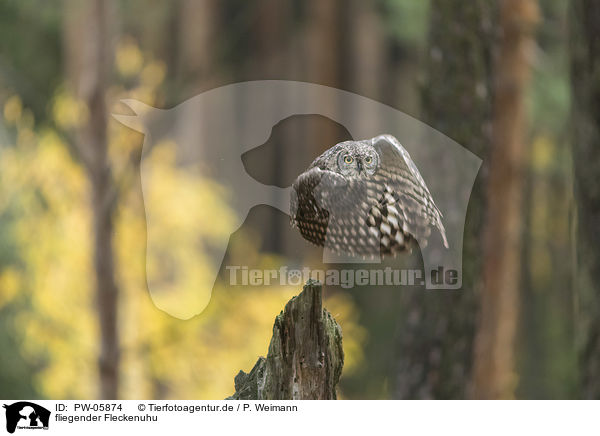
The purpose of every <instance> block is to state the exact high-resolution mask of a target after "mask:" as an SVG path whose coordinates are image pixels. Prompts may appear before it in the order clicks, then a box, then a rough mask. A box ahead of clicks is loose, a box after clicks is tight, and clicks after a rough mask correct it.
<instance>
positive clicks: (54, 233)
mask: <svg viewBox="0 0 600 436" xmlns="http://www.w3.org/2000/svg"><path fill="white" fill-rule="evenodd" d="M117 69H118V72H119V73H120V74H121V75H123V76H124V77H126V78H127V79H128V80H130V81H131V83H133V85H132V87H131V88H126V87H124V86H122V85H118V86H117V85H116V86H115V88H114V89H112V90H111V95H116V96H119V98H121V97H123V95H124V94H127V95H130V96H135V98H141V99H142V100H143V101H145V102H146V103H149V104H152V103H154V102H155V100H156V98H157V94H156V93H157V88H158V87H159V86H160V85H161V84H162V80H163V79H164V77H165V67H164V65H163V64H162V63H160V62H158V61H154V60H152V59H144V57H143V56H142V55H141V52H140V50H139V48H138V47H137V46H136V44H135V42H134V41H133V40H131V39H126V40H125V41H124V42H122V43H120V44H119V49H118V50H117ZM144 97H148V98H147V99H144ZM50 111H51V116H52V118H53V119H54V121H55V125H56V128H57V129H54V128H51V127H48V126H46V127H40V128H35V127H34V125H33V122H32V121H30V122H24V121H23V117H24V116H25V114H26V112H27V109H26V108H24V106H23V104H22V102H21V100H20V98H19V97H18V96H17V95H13V96H12V97H10V98H9V99H7V100H6V101H5V102H4V111H3V114H4V122H5V123H6V125H13V126H15V131H14V132H13V133H14V136H13V138H14V144H10V145H8V146H4V147H0V217H3V216H10V217H12V219H10V220H8V221H7V222H4V223H3V224H2V226H0V228H2V229H6V230H7V231H8V232H10V234H11V235H12V236H13V238H14V247H13V250H14V252H13V256H14V257H15V258H16V255H17V254H18V259H19V262H17V263H15V264H14V265H9V264H0V309H2V308H3V307H4V308H8V309H11V310H12V311H13V313H15V317H14V322H13V323H12V325H10V326H9V328H10V329H11V333H10V334H11V335H12V336H14V337H15V338H18V344H19V353H20V354H21V355H22V357H23V358H24V359H25V361H26V362H28V364H29V365H31V367H32V368H36V370H35V374H34V375H33V382H34V383H33V384H34V385H35V386H36V389H37V390H38V392H39V395H42V396H44V397H49V398H55V399H60V398H95V397H96V396H97V395H98V378H97V360H96V359H97V356H98V347H99V329H98V325H97V320H96V315H95V311H96V308H95V301H94V297H93V283H92V282H91V280H92V278H93V277H94V274H93V271H92V253H91V250H92V246H91V228H90V226H91V224H90V220H91V216H90V204H89V201H90V199H89V192H88V191H89V187H88V182H87V179H86V177H85V174H84V172H83V170H82V168H81V165H80V163H79V162H78V161H77V160H76V158H75V157H74V156H73V155H72V153H70V151H69V147H68V142H69V136H68V132H69V131H71V130H72V129H73V128H74V127H76V126H78V125H80V123H81V122H83V121H84V119H85V117H86V111H85V107H84V106H83V105H82V103H81V102H79V101H77V100H76V99H74V98H73V97H72V96H71V95H70V94H69V93H68V92H66V91H64V90H63V88H62V87H59V88H58V90H57V92H56V93H55V95H54V99H53V102H52V105H51V107H50ZM109 142H110V145H109V149H110V158H111V160H112V161H113V163H114V165H115V167H117V168H120V174H118V177H119V179H118V182H119V183H121V184H122V185H123V186H121V189H122V192H123V194H122V197H121V201H120V203H119V207H118V210H117V214H116V218H115V220H116V222H115V226H116V233H115V236H114V245H115V250H116V260H117V262H116V264H117V277H118V280H119V283H120V287H121V289H122V293H121V296H120V303H119V307H120V312H119V328H120V337H121V347H122V369H121V379H122V396H123V397H124V398H224V397H226V396H227V395H228V394H230V393H231V392H232V391H233V377H234V376H235V374H236V373H237V372H238V371H239V370H240V369H246V370H248V369H250V368H251V367H252V366H253V364H254V363H255V361H256V359H257V357H258V356H259V355H265V354H266V352H267V347H268V344H269V340H270V337H271V333H272V331H271V330H272V325H273V321H274V319H275V316H276V315H277V314H278V313H279V311H280V310H281V309H282V308H283V307H284V305H285V303H286V302H287V301H288V300H289V299H290V298H291V297H292V296H293V295H295V294H297V293H298V292H299V289H297V288H294V287H255V288H251V289H246V288H243V287H239V288H236V287H233V288H230V287H229V286H228V285H227V284H225V283H223V282H221V281H218V282H217V284H216V286H215V289H214V292H213V295H212V300H211V303H210V305H209V306H208V308H207V309H206V310H205V312H203V313H202V314H201V315H199V316H196V317H193V318H192V319H190V320H187V321H182V320H179V319H176V318H173V317H171V316H169V315H167V314H165V313H164V312H162V311H160V310H159V309H157V306H156V305H155V304H154V302H160V306H161V307H171V306H172V307H173V308H174V309H173V310H174V311H175V312H177V310H178V308H185V307H186V305H188V304H189V305H190V307H193V306H197V304H196V303H194V300H197V299H206V300H207V299H208V298H210V295H203V294H199V293H198V292H197V290H198V289H205V288H207V289H210V288H212V283H210V284H208V285H207V284H206V283H205V281H206V280H207V278H210V274H209V271H210V268H211V267H212V266H211V265H209V259H210V256H208V255H207V254H206V253H205V252H204V251H203V249H205V250H208V249H210V244H211V241H212V240H214V238H218V237H223V233H224V232H226V231H227V228H228V227H229V226H230V222H231V221H232V220H233V215H232V212H231V211H229V210H228V209H227V206H226V204H225V202H224V200H223V199H224V198H225V197H226V195H227V193H226V192H224V191H223V189H222V188H221V187H220V186H217V185H215V184H214V183H213V182H211V181H209V180H203V179H200V178H198V177H195V176H193V175H192V173H191V172H189V170H186V169H185V168H181V167H178V165H177V163H176V159H175V154H174V152H173V144H172V143H170V142H169V141H168V140H167V141H164V142H162V143H160V144H157V145H156V146H155V147H153V149H152V152H151V153H150V154H149V155H148V156H147V157H145V159H147V160H146V161H145V165H147V167H146V169H147V171H148V173H147V174H150V175H151V177H149V178H148V179H147V182H148V183H150V184H153V185H152V186H151V188H152V189H150V190H149V192H151V193H152V194H151V195H153V196H154V197H153V198H151V199H148V200H149V201H151V202H152V203H153V204H154V205H159V208H158V209H156V208H155V209H153V210H152V212H153V215H152V216H151V217H148V216H147V215H146V214H147V211H146V210H145V209H144V202H143V201H142V196H141V181H140V180H139V175H138V176H137V177H135V174H136V172H137V171H138V170H137V168H138V167H137V166H136V165H133V166H132V165H130V164H127V162H129V160H130V156H131V153H132V152H135V151H136V150H137V151H138V152H139V147H140V145H141V137H140V135H139V134H137V133H136V132H133V131H132V130H130V129H128V128H126V127H124V126H122V125H120V124H118V123H116V122H115V121H113V122H112V124H111V126H110V137H109ZM132 144H135V145H132ZM138 154H139V153H138ZM127 173H131V174H132V175H134V177H125V176H126V175H127ZM174 191H176V192H177V195H176V196H173V195H172V193H173V192H174ZM198 198H201V199H202V200H201V201H198ZM192 200H193V201H192ZM190 205H201V206H202V207H200V206H196V207H190ZM215 217H218V219H215ZM146 219H153V220H155V221H156V222H158V223H159V225H158V226H157V228H159V229H160V230H159V233H160V234H158V235H153V236H154V237H153V240H157V241H159V243H158V244H156V245H153V246H149V247H146V242H147V238H146V236H147V235H146ZM236 240H237V241H239V242H238V246H237V247H232V248H231V256H232V260H231V262H236V261H237V262H242V263H243V262H245V261H246V260H247V259H249V258H253V259H259V262H260V263H261V264H263V265H264V267H265V268H267V267H269V266H271V267H274V265H275V264H276V263H275V260H276V258H275V257H273V256H269V255H263V254H260V253H258V252H256V249H255V248H254V244H253V243H252V241H251V239H248V238H237V239H236ZM199 247H200V248H203V249H199ZM146 259H147V262H146ZM260 259H262V260H260ZM156 282H160V284H161V286H160V288H161V289H164V291H163V292H161V293H160V294H150V293H149V292H148V286H147V283H156ZM23 301H26V302H27V304H25V305H23V304H22V302H23ZM326 307H327V308H328V309H329V310H330V311H331V312H332V313H334V314H335V315H336V317H337V318H338V320H340V321H341V324H342V327H343V329H344V332H345V333H347V336H346V338H345V340H344V341H345V342H344V345H345V351H346V355H347V364H346V369H345V371H347V372H348V373H351V372H352V370H353V368H354V367H356V365H358V364H359V363H360V361H361V359H362V354H361V349H362V344H363V342H364V339H365V333H364V330H363V329H362V328H361V327H360V326H358V325H357V324H356V321H355V320H356V318H357V308H356V306H355V304H354V302H353V301H352V299H350V298H348V297H347V296H345V295H342V294H337V295H334V296H332V297H331V298H328V299H327V301H326ZM188 317H189V314H188ZM2 367H3V368H6V364H4V363H3V364H2Z"/></svg>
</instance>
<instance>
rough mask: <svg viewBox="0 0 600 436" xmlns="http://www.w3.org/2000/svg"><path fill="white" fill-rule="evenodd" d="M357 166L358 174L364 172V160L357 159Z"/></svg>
mask: <svg viewBox="0 0 600 436" xmlns="http://www.w3.org/2000/svg"><path fill="white" fill-rule="evenodd" d="M356 166H357V168H358V172H359V173H360V172H362V170H363V164H362V160H360V159H357V160H356Z"/></svg>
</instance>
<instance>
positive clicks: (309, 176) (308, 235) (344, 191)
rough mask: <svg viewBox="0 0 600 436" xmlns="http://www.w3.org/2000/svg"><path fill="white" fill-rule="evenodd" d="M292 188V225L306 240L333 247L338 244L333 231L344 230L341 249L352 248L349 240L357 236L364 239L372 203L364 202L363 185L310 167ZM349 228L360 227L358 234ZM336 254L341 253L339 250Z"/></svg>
mask: <svg viewBox="0 0 600 436" xmlns="http://www.w3.org/2000/svg"><path fill="white" fill-rule="evenodd" d="M292 188H293V189H292V198H291V201H290V215H291V217H292V225H295V226H297V227H298V229H299V230H300V233H301V234H302V236H303V237H304V238H305V239H307V240H308V241H310V242H312V243H314V244H317V245H320V246H324V245H328V246H332V247H334V248H335V247H337V246H338V245H339V242H340V241H338V240H337V236H336V230H337V229H339V228H344V229H345V230H346V232H347V234H346V235H344V236H345V238H346V242H345V244H344V248H349V247H352V246H354V245H355V244H354V243H353V241H352V240H351V239H353V238H356V237H357V235H359V234H361V233H362V234H364V235H365V236H366V231H367V229H366V225H365V224H366V221H365V220H366V216H367V214H366V212H367V211H368V209H369V208H370V207H371V206H372V204H370V205H367V204H366V203H365V201H364V199H365V198H367V193H366V186H365V184H364V183H360V182H359V181H355V180H348V179H346V178H344V177H343V176H341V175H340V174H338V173H335V172H333V171H329V170H323V169H321V168H318V167H313V168H311V169H309V170H308V171H306V172H304V173H302V174H301V175H300V176H299V177H298V178H297V179H296V181H295V182H294V184H293V185H292ZM353 227H361V229H360V230H361V231H360V232H359V231H357V230H355V231H352V228H353ZM328 232H329V233H328ZM342 237H343V236H342ZM348 238H350V239H348ZM346 246H347V247H346ZM340 251H343V249H342V248H341V247H340ZM348 251H354V250H348Z"/></svg>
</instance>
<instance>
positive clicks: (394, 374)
mask: <svg viewBox="0 0 600 436" xmlns="http://www.w3.org/2000/svg"><path fill="white" fill-rule="evenodd" d="M0 35H1V38H0V110H1V111H2V112H1V113H0V115H1V117H0V119H1V122H0V348H1V350H2V352H1V353H0V397H2V398H15V399H16V398H53V399H61V398H90V399H92V398H140V399H141V398H154V399H164V398H196V399H219V398H225V397H226V396H228V395H230V394H231V393H232V392H233V390H234V389H233V377H234V376H235V374H236V373H237V371H238V370H240V369H244V370H249V369H250V368H251V367H252V365H253V364H254V362H255V361H256V358H257V357H258V356H259V355H265V354H266V351H267V346H268V341H269V338H270V335H271V328H272V323H273V320H274V317H275V315H276V314H278V313H279V311H280V310H281V308H282V307H283V305H284V304H285V302H286V301H287V300H288V299H289V298H290V297H291V296H293V295H295V294H297V293H298V291H299V289H293V288H290V287H283V288H280V287H273V286H271V287H264V288H253V289H252V290H251V291H248V290H245V289H243V288H240V287H228V286H226V285H225V284H223V283H222V282H218V283H217V285H216V287H215V291H214V294H213V300H212V301H211V304H210V306H209V308H208V309H207V310H206V311H205V312H204V313H202V314H201V315H200V316H197V317H195V318H193V319H191V320H187V321H182V320H178V319H175V318H172V317H170V316H169V315H167V314H165V313H163V312H161V311H160V310H158V309H157V308H156V307H155V306H154V305H153V304H152V302H151V300H150V298H149V294H148V289H147V284H146V283H147V280H148V279H149V278H148V277H147V276H146V270H145V266H146V262H145V256H146V252H145V244H146V234H145V232H146V227H145V226H146V224H145V215H144V206H143V200H142V195H141V186H140V177H139V162H140V153H141V146H142V141H143V136H142V135H141V134H140V133H137V132H135V131H133V130H131V129H128V128H126V127H125V126H123V125H121V124H119V123H118V122H116V121H115V120H114V119H112V118H111V117H110V114H111V113H127V109H126V108H124V107H123V106H122V105H121V104H120V103H119V100H120V99H122V98H135V99H138V100H140V101H143V102H144V103H146V104H149V105H152V106H156V107H161V108H168V107H173V106H174V105H176V104H179V103H181V102H182V101H184V100H186V99H188V98H191V97H193V96H195V95H197V94H198V93H201V92H203V91H206V90H209V89H212V88H215V87H218V86H223V85H226V84H230V83H236V82H240V81H248V80H262V79H283V80H298V81H307V82H314V83H318V84H322V85H327V86H332V87H336V88H340V89H344V90H347V91H350V92H353V93H356V94H359V95H363V96H366V97H369V98H372V99H374V100H377V101H380V102H383V103H385V104H387V105H390V106H392V107H394V108H396V109H398V110H401V111H403V112H405V113H407V114H409V115H412V116H414V117H416V118H418V119H420V120H422V121H424V122H426V123H427V124H429V125H430V126H432V127H433V128H435V129H437V130H439V131H441V132H442V133H444V134H445V135H447V136H449V137H450V138H452V139H454V140H455V141H457V142H458V143H459V144H461V145H463V146H464V147H466V148H468V149H469V150H471V151H472V152H473V153H475V154H477V155H478V156H479V157H480V158H482V159H483V166H482V168H481V170H480V173H479V175H478V178H477V181H476V185H475V187H474V191H473V195H472V198H471V202H470V204H469V210H468V214H467V225H466V229H465V240H464V244H465V251H464V259H463V263H464V278H463V289H462V290H461V291H424V289H422V288H418V289H410V288H402V289H388V288H385V287H378V288H373V289H368V288H365V287H361V288H355V289H350V290H344V289H336V288H327V289H326V290H325V295H326V301H325V307H327V308H328V309H329V310H330V311H331V312H332V313H333V314H334V316H336V318H337V319H338V321H339V322H340V324H341V326H342V329H343V332H344V349H345V352H346V357H347V360H346V365H345V367H344V371H343V374H342V379H341V383H340V397H341V398H346V399H404V398H439V399H446V398H459V399H461V398H535V399H537V398H600V314H599V313H598V312H599V309H600V295H599V294H598V291H599V290H600V286H599V285H598V284H597V283H596V282H595V279H593V277H600V232H599V230H598V229H599V228H600V177H599V176H600V174H599V171H600V135H599V126H600V3H599V2H594V1H593V0H571V1H569V2H564V1H560V0H539V1H536V0H473V1H458V0H429V1H411V0H367V1H361V0H304V1H301V0H289V1H279V0H255V1H241V0H221V1H217V0H202V1H201V0H198V1H195V0H174V1H169V2H168V1H159V0H104V1H102V0H87V1H79V0H64V1H54V0H53V1H35V0H0ZM343 139H347V132H346V131H345V129H344V128H343V127H341V126H339V125H336V124H335V123H333V122H331V121H329V120H326V119H323V118H322V117H318V116H314V117H312V116H308V117H306V116H305V117H297V118H295V119H289V120H286V121H284V122H282V123H281V125H280V126H279V129H278V130H277V131H274V132H273V137H272V138H271V142H269V143H268V144H266V145H265V146H264V147H260V149H255V150H253V151H252V152H249V153H248V154H247V155H245V156H244V163H245V165H246V166H247V169H248V171H249V173H251V174H252V175H253V176H254V177H255V178H256V179H258V180H260V181H262V182H263V183H269V184H274V185H278V186H289V184H291V182H292V181H293V179H294V178H295V177H296V176H297V174H298V173H299V170H298V169H297V168H296V167H297V166H298V165H297V162H301V165H299V169H300V170H301V169H302V168H305V167H306V166H307V165H308V163H310V162H311V161H312V159H313V158H314V157H316V156H317V155H318V154H319V153H321V152H322V151H323V150H325V149H326V148H328V147H329V146H331V145H333V144H334V143H336V142H338V141H340V140H343ZM298 150H300V151H301V153H300V151H298ZM145 158H146V159H155V160H156V162H155V164H156V165H158V166H160V165H162V166H163V167H162V171H163V173H164V175H163V177H164V183H165V184H169V183H179V184H183V183H190V186H189V187H188V188H189V193H190V195H202V196H204V197H205V198H206V199H207V201H208V202H210V204H211V205H212V210H211V211H209V212H210V213H208V212H207V210H195V209H193V208H192V209H190V210H187V209H186V210H185V213H186V216H188V217H189V219H190V220H194V221H196V222H198V225H199V226H200V227H201V228H202V231H203V232H206V234H207V235H208V236H210V234H211V232H219V231H220V230H219V222H218V221H219V220H215V219H214V218H215V216H217V217H226V216H227V213H228V211H227V210H226V208H225V205H221V203H220V199H219V196H218V195H217V193H216V192H215V190H214V189H212V187H211V186H210V185H209V184H202V183H200V184H194V183H191V182H189V181H188V180H186V179H182V178H179V177H178V175H177V173H176V172H175V171H173V167H172V165H171V164H172V159H169V158H168V157H165V156H161V155H159V154H152V155H150V156H147V157H145ZM288 162H295V163H294V165H291V164H289V163H288ZM292 167H293V168H295V169H294V170H291V169H290V168H292ZM428 183H429V181H428ZM438 183H443V181H438ZM174 200H175V201H173V202H170V203H165V210H164V211H163V212H162V213H161V214H160V216H161V217H162V219H164V220H165V226H166V227H165V228H166V229H168V224H169V216H170V214H172V213H174V211H173V209H172V208H177V207H178V205H177V201H176V200H177V199H174ZM179 207H181V204H180V205H179ZM183 207H184V208H185V205H184V206H183ZM223 219H225V218H223ZM288 221H289V219H288V217H287V216H286V215H284V214H282V213H280V212H278V211H276V210H274V209H271V208H269V207H266V206H262V207H257V208H255V209H253V210H252V211H251V214H250V216H249V217H248V219H247V221H246V222H245V224H244V226H243V227H242V229H241V230H240V231H239V232H237V233H236V234H235V235H234V236H233V237H232V239H231V243H230V246H229V250H228V254H227V256H228V258H229V260H230V262H229V263H230V264H231V263H233V262H232V261H231V260H232V259H233V260H235V259H243V264H245V265H250V267H252V266H258V265H260V266H261V267H262V268H264V267H268V266H269V265H271V264H275V259H281V258H285V257H286V255H287V254H289V253H294V254H295V255H298V253H299V252H301V253H302V254H303V255H304V256H306V257H307V258H309V257H311V256H312V257H315V256H317V257H318V255H319V251H318V250H316V249H314V248H312V247H306V246H307V245H308V244H306V243H304V242H303V241H302V240H300V239H299V236H298V235H297V234H296V233H295V231H294V230H292V229H290V228H289V223H288ZM164 238H165V242H164V243H165V246H166V245H168V244H173V241H171V240H170V235H169V233H168V231H165V235H164ZM184 245H185V244H182V248H181V250H185V247H184ZM302 250H305V251H302ZM181 256H182V258H185V259H186V261H187V262H188V263H187V265H188V267H190V268H198V270H199V271H202V261H203V260H202V258H201V257H194V254H193V253H189V252H186V251H182V252H181ZM150 261H151V262H152V259H150ZM240 261H241V260H240ZM419 261H420V256H419V253H413V255H412V256H410V258H409V259H407V260H406V262H407V264H410V263H411V262H413V263H414V262H419ZM153 265H154V266H155V268H157V269H158V273H159V274H160V268H161V263H160V261H159V260H154V262H153ZM193 283H194V282H193V277H192V279H190V280H189V281H188V282H186V285H187V286H193Z"/></svg>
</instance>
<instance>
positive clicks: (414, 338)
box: [395, 0, 496, 399]
mask: <svg viewBox="0 0 600 436" xmlns="http://www.w3.org/2000/svg"><path fill="white" fill-rule="evenodd" d="M495 12H496V11H495V2H490V1H488V0H478V1H472V2H468V3H466V4H465V3H464V2H459V1H448V0H435V1H433V2H432V4H431V7H430V18H429V20H430V21H429V40H428V52H427V54H428V56H427V61H426V80H425V84H424V86H423V90H422V105H423V115H424V116H423V118H424V121H425V122H426V123H427V124H429V125H431V126H432V127H434V128H436V129H438V130H439V131H441V132H442V133H444V134H446V135H448V136H449V137H451V138H452V139H454V140H455V141H457V142H458V143H459V144H461V145H462V146H464V147H466V148H467V149H469V150H470V151H472V152H473V153H475V154H477V155H478V156H479V157H481V158H482V159H484V161H485V156H486V154H487V149H488V144H489V139H490V124H491V108H492V103H491V94H492V86H491V83H492V79H491V77H492V71H491V57H492V46H493V40H494V34H493V30H494V28H493V21H494V15H495ZM459 23H460V25H459ZM484 165H485V164H484ZM445 174H452V175H453V176H454V177H461V174H460V173H459V172H457V171H445ZM485 174H486V167H485V166H484V168H483V169H482V170H481V171H480V173H479V177H478V180H477V181H476V183H475V187H474V189H473V192H472V194H471V200H470V203H469V213H468V215H467V224H466V229H465V239H464V260H463V287H462V289H461V290H459V291H423V290H422V289H415V290H409V291H405V294H406V295H405V298H404V302H405V305H406V313H407V316H406V317H405V318H406V319H403V320H402V324H401V325H400V327H399V329H398V331H399V336H398V340H397V349H398V352H397V354H398V357H397V359H398V362H399V363H398V367H397V378H396V390H395V397H396V398H402V399H404V398H436V399H456V398H465V397H466V395H467V386H468V384H469V380H470V376H471V367H472V352H473V340H474V336H475V314H476V308H477V293H476V291H475V289H476V288H477V287H479V282H480V273H479V270H480V268H481V265H480V261H479V259H480V256H479V253H480V251H481V244H480V240H481V226H482V218H481V217H482V211H483V208H484V198H483V190H482V189H481V187H482V186H484V183H485ZM448 182H449V180H447V179H446V178H445V177H444V178H443V180H432V181H431V183H434V184H435V183H440V184H441V183H444V184H445V185H446V186H455V184H454V183H448ZM438 189H440V191H441V192H443V190H444V185H442V186H440V187H439V188H438Z"/></svg>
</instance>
